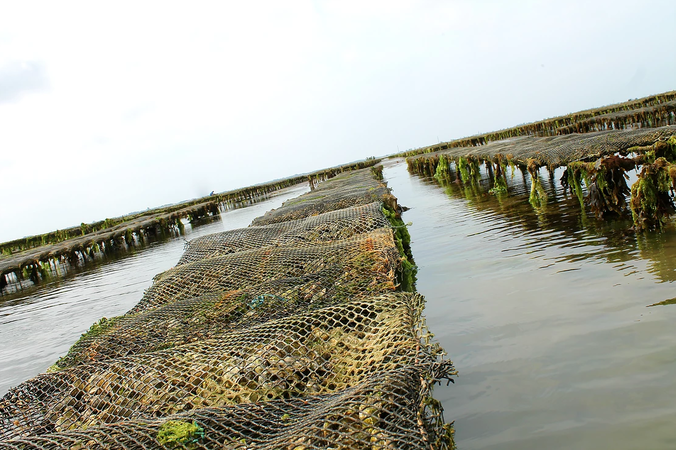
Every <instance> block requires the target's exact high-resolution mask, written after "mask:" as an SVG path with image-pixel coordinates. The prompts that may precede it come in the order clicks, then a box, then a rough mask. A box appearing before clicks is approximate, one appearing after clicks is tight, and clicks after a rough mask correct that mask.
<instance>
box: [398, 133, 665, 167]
mask: <svg viewBox="0 0 676 450" xmlns="http://www.w3.org/2000/svg"><path fill="white" fill-rule="evenodd" d="M674 135H676V126H666V127H660V128H648V129H638V130H625V131H599V132H593V133H585V134H566V135H561V136H548V137H517V138H511V139H506V140H504V141H498V142H491V143H488V144H486V145H482V146H478V147H460V148H451V149H448V150H441V151H438V152H433V153H426V154H423V155H419V156H415V157H411V158H409V161H411V162H410V163H409V165H411V164H412V163H413V162H414V161H415V160H419V159H422V160H425V159H429V158H430V157H434V156H438V155H441V154H443V155H448V156H450V157H451V158H452V159H457V158H459V157H467V156H472V157H475V158H479V159H489V160H493V159H494V158H495V157H496V156H497V155H502V156H508V155H512V157H513V158H512V159H513V161H514V162H519V163H522V164H524V165H525V164H527V162H528V159H533V160H535V161H536V162H537V163H538V164H539V165H546V166H550V167H558V166H564V165H567V164H568V163H571V162H573V161H581V160H589V159H595V158H598V157H600V156H603V155H611V154H614V153H616V152H624V151H626V150H628V149H629V148H631V147H634V146H646V145H652V144H654V143H655V142H657V141H660V140H666V139H668V138H669V137H671V136H674Z"/></svg>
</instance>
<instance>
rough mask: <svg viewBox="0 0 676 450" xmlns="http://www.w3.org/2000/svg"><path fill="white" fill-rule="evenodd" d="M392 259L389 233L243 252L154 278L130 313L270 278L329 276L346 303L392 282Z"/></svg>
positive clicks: (393, 250) (395, 255)
mask: <svg viewBox="0 0 676 450" xmlns="http://www.w3.org/2000/svg"><path fill="white" fill-rule="evenodd" d="M397 258H398V253H397V250H396V247H395V245H394V240H393V237H392V230H391V229H389V228H381V229H378V230H375V231H372V232H370V233H366V234H362V235H358V236H355V237H352V238H349V239H344V240H340V241H334V242H327V243H325V242H322V243H316V244H312V245H300V246H295V245H293V246H284V247H275V248H262V249H257V250H248V251H242V252H238V253H233V254H229V255H225V256H219V257H215V258H210V259H206V260H202V261H195V262H194V263H190V264H185V265H182V266H178V267H175V268H173V269H170V270H168V271H166V272H164V273H162V274H160V275H158V276H157V277H156V280H155V282H154V283H153V285H152V286H151V287H150V288H149V289H148V290H147V291H146V293H145V294H144V296H143V298H142V299H141V301H140V302H139V303H138V304H137V305H136V307H135V308H134V309H133V310H132V311H133V312H140V311H143V310H147V309H150V308H154V307H157V306H159V305H163V304H165V303H169V302H174V301H177V300H182V299H186V298H191V297H197V296H200V295H204V294H207V293H213V292H218V291H230V290H235V289H242V288H246V287H251V286H254V285H257V284H260V283H264V282H269V281H272V280H275V279H285V278H292V277H293V278H301V279H302V278H304V277H309V278H308V282H310V283H312V275H321V276H322V277H330V278H331V280H332V282H333V284H334V287H335V289H336V294H338V293H340V295H342V296H343V298H348V297H349V296H350V295H355V294H358V293H359V292H362V291H367V290H368V287H369V286H371V285H373V286H376V285H378V284H382V283H388V282H391V280H392V279H393V277H394V270H393V269H394V266H395V264H396V263H395V261H396V260H397ZM390 272H391V273H390ZM304 284H306V283H303V285H304ZM300 289H301V290H302V288H300Z"/></svg>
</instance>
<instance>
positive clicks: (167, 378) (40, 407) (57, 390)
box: [0, 294, 441, 438]
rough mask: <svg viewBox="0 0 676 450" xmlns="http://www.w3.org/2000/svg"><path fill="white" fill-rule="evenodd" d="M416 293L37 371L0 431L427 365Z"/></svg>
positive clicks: (103, 419)
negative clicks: (143, 351) (153, 349)
mask: <svg viewBox="0 0 676 450" xmlns="http://www.w3.org/2000/svg"><path fill="white" fill-rule="evenodd" d="M422 305H423V299H422V297H421V296H419V295H417V294H389V295H383V296H377V297H372V298H369V299H364V300H359V301H354V302H348V303H343V304H341V305H336V306H331V307H326V308H323V309H320V310H317V311H313V312H309V313H304V314H299V315H295V316H291V317H288V318H284V319H277V320H272V321H269V322H266V323H263V324H260V325H257V326H254V327H251V328H249V329H247V330H241V331H235V332H231V333H225V334H222V335H219V336H217V337H215V338H213V339H207V340H204V341H200V342H196V343H193V344H186V345H183V346H178V347H175V348H172V349H167V350H163V351H158V352H154V353H146V354H142V355H137V356H131V357H126V358H117V359H110V360H106V361H103V362H99V363H93V364H86V365H81V366H77V367H74V368H70V369H66V370H64V371H61V372H56V373H48V374H42V375H39V376H37V377H35V378H33V379H32V380H29V381H27V382H25V383H23V384H22V385H20V386H18V387H17V388H15V389H13V390H11V391H10V392H9V393H8V394H7V395H6V396H5V397H4V398H3V399H2V401H0V413H1V414H0V415H1V416H2V437H3V438H14V437H20V436H21V435H22V434H24V433H26V432H30V434H32V435H38V434H43V433H47V432H54V431H57V432H60V431H66V430H72V429H86V428H89V427H92V426H97V425H101V424H105V423H114V422H119V421H122V420H127V419H134V418H146V419H150V418H157V417H163V416H167V415H171V414H175V413H178V412H181V411H189V410H194V409H200V408H205V407H218V406H223V405H238V404H241V403H248V402H259V401H269V400H274V399H288V398H292V397H300V396H302V397H304V396H311V395H319V394H325V393H332V392H338V391H341V390H344V389H347V388H349V387H351V386H355V385H358V384H360V383H363V382H366V381H367V379H368V378H369V377H370V376H372V375H375V374H378V373H383V372H387V371H391V370H396V369H399V368H402V367H409V366H416V365H420V364H421V363H425V362H427V363H433V362H436V361H437V358H438V357H439V356H440V355H441V351H440V350H439V348H438V347H437V346H435V345H432V344H430V343H429V340H428V336H427V333H426V329H425V328H424V325H423V324H422V321H421V319H420V313H421V311H422Z"/></svg>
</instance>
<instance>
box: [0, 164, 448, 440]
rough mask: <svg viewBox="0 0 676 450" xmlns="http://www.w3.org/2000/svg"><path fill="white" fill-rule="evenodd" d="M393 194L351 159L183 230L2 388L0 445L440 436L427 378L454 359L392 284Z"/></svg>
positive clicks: (439, 374)
mask: <svg viewBox="0 0 676 450" xmlns="http://www.w3.org/2000/svg"><path fill="white" fill-rule="evenodd" d="M393 199H394V198H393V197H392V196H391V195H390V194H389V191H388V189H387V188H386V187H385V186H384V185H383V184H381V183H379V182H378V181H376V180H375V179H374V178H373V175H372V174H371V172H370V170H363V171H356V172H353V173H349V174H342V175H339V176H337V177H335V178H333V179H331V180H329V181H327V182H325V183H323V184H321V185H319V187H318V188H317V189H316V190H315V191H313V192H311V193H309V194H306V195H305V196H301V198H299V199H297V200H296V201H293V202H287V203H286V204H285V205H284V206H282V207H281V208H279V209H278V210H277V211H274V212H273V213H271V214H268V215H267V219H265V217H264V218H263V219H265V220H267V221H269V224H268V225H263V224H261V223H260V222H264V220H262V219H261V220H260V221H259V224H258V225H254V226H251V227H249V228H247V229H244V230H234V231H231V232H225V233H219V234H217V235H213V236H208V237H204V238H200V239H197V240H195V241H192V242H191V243H190V244H189V246H188V248H187V251H186V252H185V254H184V256H183V257H182V258H181V262H180V264H179V265H178V266H177V267H175V268H173V269H171V270H169V271H167V272H164V273H162V274H159V275H158V276H156V277H155V279H154V283H153V285H152V286H151V288H150V289H148V290H147V291H146V293H145V294H144V296H143V298H142V299H141V301H140V302H139V303H138V304H137V305H136V307H134V308H133V309H132V310H131V311H129V312H128V313H127V314H125V315H123V316H120V317H116V318H113V319H109V320H108V319H105V320H102V321H100V322H99V323H97V324H95V325H93V326H92V328H91V329H90V330H89V332H87V333H86V334H85V335H83V337H82V338H81V339H80V340H79V341H78V342H77V343H76V344H75V345H73V347H72V348H71V349H70V351H69V352H68V354H67V355H66V356H65V357H63V358H61V359H60V360H59V361H58V362H57V364H56V366H55V368H54V369H55V370H54V371H52V372H48V373H45V374H41V375H38V376H37V377H35V378H33V379H31V380H28V381H26V382H24V383H22V384H21V385H19V386H17V387H16V388H13V389H12V390H10V391H9V392H8V393H7V395H5V396H4V397H3V398H2V400H0V448H65V449H70V450H74V449H84V448H158V447H164V448H242V449H245V448H247V449H248V448H288V449H295V450H300V449H310V448H365V449H366V448H368V449H373V448H400V447H406V448H451V447H452V445H453V444H452V442H453V441H452V428H451V425H450V424H446V423H444V420H443V416H442V413H441V407H440V404H439V403H438V402H436V401H435V400H434V399H433V398H432V397H431V388H432V386H433V384H434V383H435V382H437V381H440V380H442V379H449V380H450V377H451V376H453V375H454V374H455V372H454V370H453V366H452V364H451V363H450V361H447V360H444V358H443V356H444V355H443V351H442V350H441V349H440V348H439V346H438V345H437V344H434V343H433V342H432V341H431V339H430V335H429V333H428V332H427V328H426V326H425V323H424V319H423V318H422V315H421V314H422V310H423V307H424V299H423V297H422V296H420V295H418V294H412V293H396V292H394V291H395V289H396V288H397V284H396V276H397V273H398V272H399V271H400V270H401V268H402V256H401V254H400V251H401V249H398V247H397V244H396V243H395V240H394V229H393V228H391V227H390V226H389V225H388V224H389V222H388V219H387V218H386V217H385V214H384V212H383V211H382V210H381V206H380V205H381V203H380V202H385V203H386V204H387V205H389V206H388V208H389V207H391V203H392V201H393ZM374 200H376V202H374ZM394 201H395V204H396V199H394Z"/></svg>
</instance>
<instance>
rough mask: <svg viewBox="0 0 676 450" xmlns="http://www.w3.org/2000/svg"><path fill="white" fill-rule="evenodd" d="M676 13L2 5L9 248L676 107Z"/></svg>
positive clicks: (596, 5) (577, 4)
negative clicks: (22, 241)
mask: <svg viewBox="0 0 676 450" xmlns="http://www.w3.org/2000/svg"><path fill="white" fill-rule="evenodd" d="M674 19H676V2H674V1H673V0H665V1H645V0H640V1H637V0H634V1H631V2H629V1H622V0H613V1H592V0H585V1H576V0H569V1H566V2H554V1H546V2H545V1H521V2H517V1H479V0H474V1H447V2H442V1H416V2H413V1H398V0H383V1H369V0H359V1H347V0H336V1H315V2H311V1H295V0H289V1H279V0H275V1H251V0H250V1H219V2H198V1H194V2H180V3H179V2H176V3H172V2H167V1H162V2H149V1H133V2H123V1H115V2H100V1H83V2H80V3H75V2H68V1H58V2H56V1H49V2H30V1H15V0H0V193H2V203H1V204H0V241H7V240H10V239H15V238H19V237H22V236H27V235H33V234H39V233H43V232H47V231H52V230H55V229H57V228H65V227H68V226H72V225H78V224H79V223H80V222H92V221H95V220H101V219H104V218H106V217H114V216H119V215H122V214H125V213H128V212H131V211H136V210H141V209H146V208H147V207H156V206H159V205H162V204H166V203H175V202H178V201H181V200H185V199H189V198H194V197H198V196H203V195H207V194H208V193H209V192H210V191H211V190H216V191H217V192H220V191H225V190H230V189H235V188H239V187H244V186H248V185H251V184H256V183H261V182H265V181H269V180H272V179H275V178H281V177H287V176H290V175H293V174H296V173H302V172H309V171H312V170H317V169H321V168H325V167H328V166H333V165H337V164H342V163H346V162H349V161H353V160H357V159H363V158H365V157H367V156H378V155H385V154H390V153H394V152H396V151H397V150H402V151H403V150H406V149H409V148H415V147H421V146H424V145H430V144H433V143H435V142H437V141H438V140H442V141H445V140H451V139H455V138H460V137H463V136H467V135H471V134H475V133H477V132H485V131H491V130H495V129H500V128H505V127H508V126H512V125H516V124H518V123H523V122H531V121H535V120H539V119H543V118H546V117H551V116H555V115H559V114H565V113H568V112H572V111H577V110H580V109H585V108H590V107H595V106H602V105H605V104H610V103H616V102H621V101H625V100H627V99H629V98H636V97H642V96H646V95H650V94H655V93H660V92H665V91H669V90H673V89H676V82H675V80H676V76H675V74H676V58H674V54H675V53H674V36H675V34H674V31H673V27H674Z"/></svg>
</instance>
